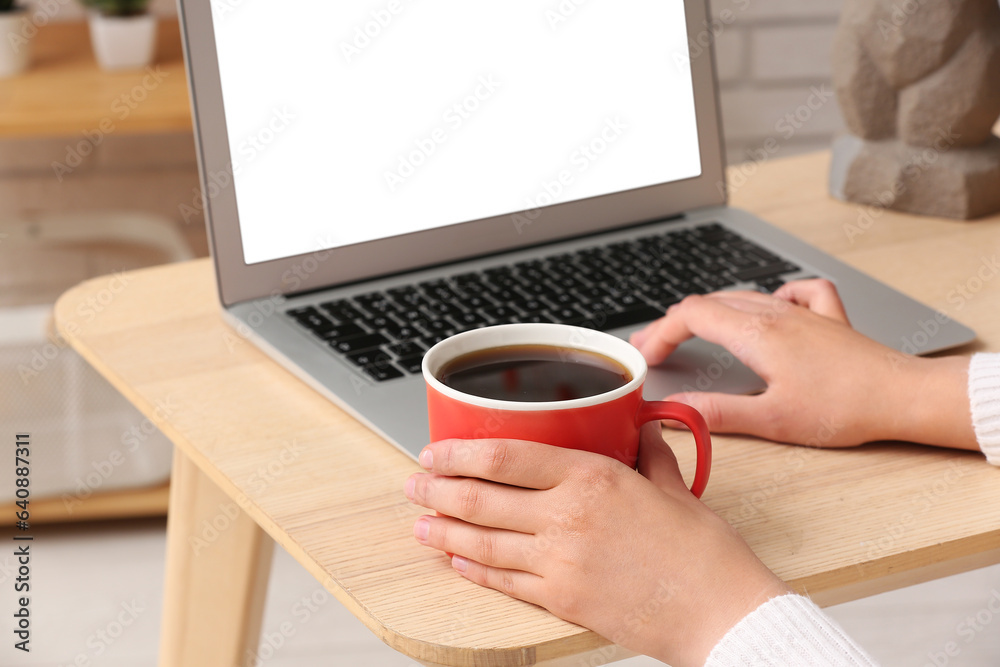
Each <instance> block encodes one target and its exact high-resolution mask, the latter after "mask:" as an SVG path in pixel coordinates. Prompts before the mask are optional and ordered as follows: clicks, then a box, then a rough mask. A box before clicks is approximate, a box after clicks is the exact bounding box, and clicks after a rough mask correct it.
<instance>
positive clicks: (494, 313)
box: [482, 306, 520, 322]
mask: <svg viewBox="0 0 1000 667" xmlns="http://www.w3.org/2000/svg"><path fill="white" fill-rule="evenodd" d="M482 312H483V314H484V315H486V317H488V318H490V319H491V320H493V321H495V322H516V321H517V318H518V317H520V314H519V313H518V312H517V311H516V310H514V309H513V308H510V307H508V306H497V307H496V308H484V309H483V311H482Z"/></svg>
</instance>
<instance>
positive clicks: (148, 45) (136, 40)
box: [90, 12, 156, 70]
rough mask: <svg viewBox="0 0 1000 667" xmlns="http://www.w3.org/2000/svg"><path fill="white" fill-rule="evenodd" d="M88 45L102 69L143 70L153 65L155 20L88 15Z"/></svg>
mask: <svg viewBox="0 0 1000 667" xmlns="http://www.w3.org/2000/svg"><path fill="white" fill-rule="evenodd" d="M90 41H91V43H92V44H93V46H94V55H96V56H97V63H98V64H99V65H100V66H101V68H102V69H106V70H121V69H142V68H143V67H145V66H146V65H149V64H150V63H152V62H153V53H154V51H155V50H156V17H155V16H153V15H152V14H143V15H141V16H103V15H101V14H98V13H96V12H93V13H91V14H90Z"/></svg>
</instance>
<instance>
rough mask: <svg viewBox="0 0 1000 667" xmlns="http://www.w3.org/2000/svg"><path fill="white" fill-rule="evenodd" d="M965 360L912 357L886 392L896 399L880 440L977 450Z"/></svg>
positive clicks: (887, 386)
mask: <svg viewBox="0 0 1000 667" xmlns="http://www.w3.org/2000/svg"><path fill="white" fill-rule="evenodd" d="M968 384H969V359H968V358H967V357H935V358H921V357H913V358H911V359H909V360H908V361H907V362H906V363H904V364H903V365H902V367H901V368H900V369H899V373H898V377H897V378H896V379H895V382H893V383H891V384H886V385H885V387H886V391H891V395H892V396H893V397H895V405H894V406H893V409H892V415H891V416H890V418H888V419H886V423H887V424H889V425H890V430H889V432H888V433H886V434H884V436H883V439H892V440H904V441H907V442H916V443H920V444H925V445H937V446H941V447H954V448H958V449H972V450H975V449H978V446H977V444H976V436H975V433H974V431H973V428H972V418H971V416H970V410H969V392H968Z"/></svg>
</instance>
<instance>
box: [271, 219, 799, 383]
mask: <svg viewBox="0 0 1000 667" xmlns="http://www.w3.org/2000/svg"><path fill="white" fill-rule="evenodd" d="M799 270H800V269H799V267H798V266H796V265H795V264H792V263H791V262H788V261H786V260H785V259H783V258H781V257H779V256H777V255H775V254H774V253H772V252H770V251H768V250H765V249H764V248H761V247H760V246H758V245H756V244H754V243H752V242H751V241H748V240H747V239H745V238H743V237H742V236H740V235H739V234H736V233H735V232H733V231H731V230H729V229H726V228H725V227H723V226H722V225H720V224H718V223H710V224H706V225H702V226H700V227H695V228H692V229H685V230H679V231H673V232H668V233H666V234H655V235H651V236H645V237H642V238H638V239H635V240H630V241H622V242H618V243H611V244H608V245H600V246H593V247H588V248H583V249H581V250H576V251H573V252H568V253H559V254H554V255H551V256H548V257H544V258H542V259H536V260H530V261H525V262H519V263H516V264H511V265H509V266H500V267H495V268H489V269H484V270H481V271H474V272H468V273H459V274H456V275H452V276H449V277H447V278H444V279H440V280H430V281H427V282H423V283H419V284H415V285H413V286H406V287H397V288H393V289H389V290H385V291H379V292H370V293H366V294H359V295H355V296H353V297H351V298H346V299H337V300H335V301H328V302H325V303H321V304H319V305H318V306H305V307H302V308H295V309H291V310H288V311H286V314H287V315H288V316H290V317H291V318H292V319H293V320H295V321H296V322H298V324H299V325H301V326H302V327H304V328H305V329H308V330H309V331H310V332H311V333H312V335H313V336H316V337H317V338H319V339H320V340H321V341H323V342H324V343H325V344H327V345H329V347H330V348H331V349H332V350H333V351H334V352H336V353H338V354H340V355H343V356H344V357H345V358H346V359H347V360H348V361H349V362H350V363H352V364H354V365H355V366H357V367H358V368H359V369H361V370H362V371H363V372H365V373H366V374H367V375H368V376H370V377H371V378H372V379H374V380H376V381H380V382H381V381H385V380H392V379H395V378H400V377H404V376H405V375H407V374H419V373H420V362H421V360H422V359H423V355H424V352H426V351H427V350H428V349H429V348H430V347H431V346H432V345H434V344H435V343H437V342H438V341H440V340H442V339H444V338H447V337H448V336H451V335H453V334H456V333H459V332H462V331H467V330H469V329H475V328H477V327H483V326H490V325H494V324H509V323H513V322H556V323H560V324H573V325H577V326H582V327H588V328H592V329H600V330H610V329H617V328H620V327H625V326H630V325H633V324H639V323H642V322H649V321H651V320H654V319H656V318H658V317H661V316H662V315H663V313H664V311H665V310H666V309H667V307H669V306H670V305H672V304H674V303H677V302H678V301H680V300H681V299H683V298H684V297H685V296H687V295H689V294H705V293H707V292H712V291H715V290H718V289H722V288H724V287H729V286H731V285H735V284H736V283H752V284H755V285H756V286H757V288H758V289H759V290H761V291H764V292H773V291H774V290H776V289H777V288H778V287H780V286H781V285H782V284H784V279H783V278H782V276H784V275H785V274H788V273H792V272H795V271H799Z"/></svg>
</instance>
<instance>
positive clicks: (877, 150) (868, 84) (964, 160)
mask: <svg viewBox="0 0 1000 667" xmlns="http://www.w3.org/2000/svg"><path fill="white" fill-rule="evenodd" d="M833 82H834V86H835V88H836V91H837V100H838V102H839V103H840V108H841V111H842V112H843V115H844V120H845V122H846V123H847V128H848V131H849V133H850V134H848V135H844V136H841V137H838V138H837V139H836V140H835V141H834V144H833V162H832V164H831V168H830V192H831V194H833V196H835V197H837V198H839V199H843V200H845V201H852V202H857V203H860V204H869V205H872V206H880V207H885V208H892V209H896V210H900V211H906V212H909V213H919V214H923V215H935V216H941V217H947V218H957V219H969V218H977V217H980V216H983V215H987V214H989V213H993V212H995V211H1000V139H998V138H997V137H995V136H994V135H993V126H994V124H995V123H996V122H997V118H998V117H1000V4H998V0H846V2H845V3H844V11H843V15H842V16H841V19H840V26H839V27H838V29H837V35H836V38H835V40H834V46H833Z"/></svg>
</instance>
